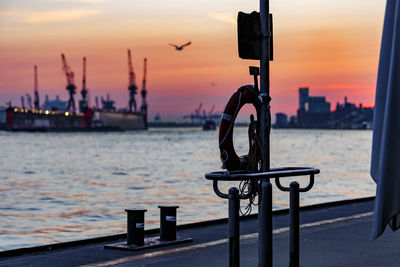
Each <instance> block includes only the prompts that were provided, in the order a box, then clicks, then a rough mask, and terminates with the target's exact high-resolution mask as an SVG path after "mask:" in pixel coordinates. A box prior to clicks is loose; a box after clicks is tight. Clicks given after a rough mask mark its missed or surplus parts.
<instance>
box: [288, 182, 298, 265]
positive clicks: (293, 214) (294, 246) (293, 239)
mask: <svg viewBox="0 0 400 267" xmlns="http://www.w3.org/2000/svg"><path fill="white" fill-rule="evenodd" d="M289 190H290V234H289V235H290V254H289V259H290V260H289V266H290V267H298V266H299V265H300V263H299V245H300V244H299V223H300V220H299V195H300V193H299V183H297V182H291V183H290V189H289Z"/></svg>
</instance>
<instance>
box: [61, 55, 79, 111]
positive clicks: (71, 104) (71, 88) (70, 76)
mask: <svg viewBox="0 0 400 267" xmlns="http://www.w3.org/2000/svg"><path fill="white" fill-rule="evenodd" d="M61 59H62V63H63V70H64V72H65V76H66V77H67V90H68V92H69V99H68V105H67V110H69V111H72V112H73V113H75V100H74V94H76V86H75V82H74V73H73V71H72V70H71V68H70V66H68V64H67V60H66V59H65V56H64V54H61Z"/></svg>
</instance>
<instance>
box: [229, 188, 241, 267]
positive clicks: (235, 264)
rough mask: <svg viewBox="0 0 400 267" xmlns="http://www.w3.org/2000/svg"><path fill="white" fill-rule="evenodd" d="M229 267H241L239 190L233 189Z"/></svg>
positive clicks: (230, 206) (231, 197)
mask: <svg viewBox="0 0 400 267" xmlns="http://www.w3.org/2000/svg"><path fill="white" fill-rule="evenodd" d="M228 196H229V202H228V206H229V207H228V208H229V214H228V224H229V267H239V266H240V243H239V241H240V229H239V208H240V207H239V205H240V200H239V198H238V196H239V189H237V188H236V187H231V188H230V189H229V194H228Z"/></svg>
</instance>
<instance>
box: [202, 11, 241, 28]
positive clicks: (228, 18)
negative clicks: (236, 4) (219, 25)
mask: <svg viewBox="0 0 400 267" xmlns="http://www.w3.org/2000/svg"><path fill="white" fill-rule="evenodd" d="M208 16H209V17H211V18H213V19H215V20H218V21H222V22H226V23H229V24H234V25H235V24H236V18H235V16H234V15H233V14H230V13H208Z"/></svg>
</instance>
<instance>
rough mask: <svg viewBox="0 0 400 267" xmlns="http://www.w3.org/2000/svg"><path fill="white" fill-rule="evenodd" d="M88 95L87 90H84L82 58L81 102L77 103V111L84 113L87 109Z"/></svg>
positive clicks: (84, 80) (84, 62)
mask: <svg viewBox="0 0 400 267" xmlns="http://www.w3.org/2000/svg"><path fill="white" fill-rule="evenodd" d="M87 94H88V90H87V89H86V57H84V58H83V75H82V90H81V95H82V100H80V101H79V111H80V112H84V111H85V110H86V109H87V108H88V101H87V99H86V96H87Z"/></svg>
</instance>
